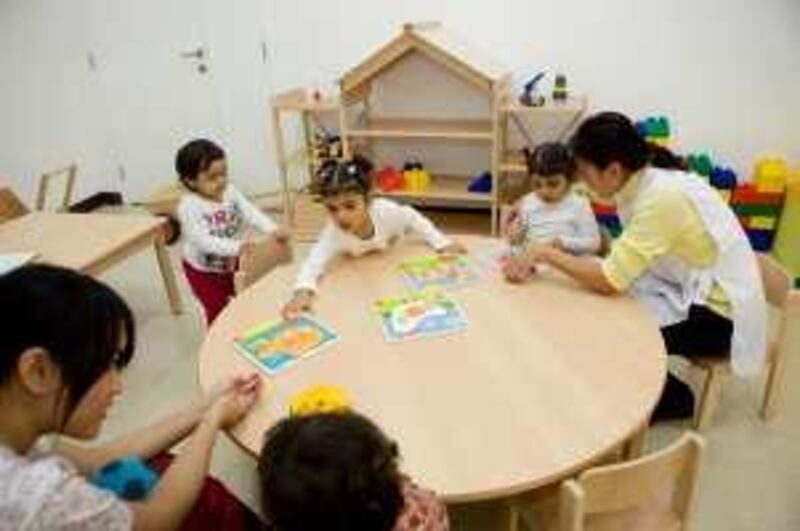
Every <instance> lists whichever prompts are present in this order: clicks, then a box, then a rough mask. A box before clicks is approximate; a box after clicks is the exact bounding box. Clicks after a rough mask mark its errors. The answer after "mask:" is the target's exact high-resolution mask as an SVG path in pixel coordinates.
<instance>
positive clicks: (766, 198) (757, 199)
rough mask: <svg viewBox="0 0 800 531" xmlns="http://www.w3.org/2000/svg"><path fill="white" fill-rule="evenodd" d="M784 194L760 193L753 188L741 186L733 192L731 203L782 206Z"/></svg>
mask: <svg viewBox="0 0 800 531" xmlns="http://www.w3.org/2000/svg"><path fill="white" fill-rule="evenodd" d="M783 199H784V194H783V193H780V192H779V193H775V192H759V191H758V190H756V189H755V188H753V187H752V186H740V187H738V188H736V189H735V190H734V191H733V195H732V196H731V203H732V204H734V205H782V204H783Z"/></svg>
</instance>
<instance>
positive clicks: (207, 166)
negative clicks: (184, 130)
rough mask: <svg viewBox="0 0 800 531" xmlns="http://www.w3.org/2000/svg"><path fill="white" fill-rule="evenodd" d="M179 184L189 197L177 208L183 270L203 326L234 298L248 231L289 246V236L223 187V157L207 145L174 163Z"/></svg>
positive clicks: (182, 153) (187, 149) (186, 151)
mask: <svg viewBox="0 0 800 531" xmlns="http://www.w3.org/2000/svg"><path fill="white" fill-rule="evenodd" d="M175 169H176V170H177V172H178V176H179V178H180V181H181V183H182V184H183V185H184V186H185V187H186V188H187V189H188V190H189V192H190V193H188V194H187V195H185V196H184V197H183V198H182V199H181V201H180V204H179V205H178V219H179V220H180V224H181V229H182V231H183V233H184V246H183V269H184V272H185V273H186V278H187V280H188V281H189V285H190V286H191V288H192V292H193V293H194V295H195V297H197V299H198V300H199V301H200V303H201V304H202V305H203V309H204V310H205V314H206V322H207V323H208V325H211V323H213V322H214V319H216V317H217V315H219V313H220V312H221V311H222V310H223V309H224V308H225V306H226V305H227V304H228V301H229V300H230V298H231V297H232V296H233V293H234V290H233V274H234V272H235V271H236V269H237V267H238V262H239V257H240V256H241V255H242V254H243V253H245V252H248V248H249V246H251V245H253V243H252V242H248V241H245V239H244V236H245V231H246V230H247V228H248V227H253V228H255V229H257V230H258V231H260V232H262V233H265V234H270V237H272V238H275V239H276V240H277V241H278V242H279V243H281V244H283V245H288V238H289V237H288V233H287V232H286V231H284V230H283V229H281V228H279V227H278V225H276V224H275V222H273V221H272V220H271V219H270V218H269V217H268V216H267V215H265V214H264V213H263V212H261V211H260V210H259V209H258V208H256V206H255V205H253V204H252V203H251V202H250V201H248V199H247V198H246V197H245V196H244V194H242V193H241V192H240V191H239V190H237V189H236V188H235V187H234V186H233V185H232V184H230V183H229V182H228V168H227V164H226V161H225V152H224V151H223V150H222V148H221V147H219V146H218V145H216V144H215V143H213V142H211V141H210V140H205V139H198V140H192V141H191V142H189V143H188V144H186V145H185V146H183V147H182V148H181V149H180V150H179V151H178V154H177V156H176V158H175Z"/></svg>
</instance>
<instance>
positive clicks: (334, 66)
mask: <svg viewBox="0 0 800 531" xmlns="http://www.w3.org/2000/svg"><path fill="white" fill-rule="evenodd" d="M268 5H269V7H268V12H269V15H268V24H269V27H268V35H269V38H270V42H271V47H272V50H273V64H272V65H271V77H272V80H273V83H274V86H275V88H286V87H290V86H293V85H297V84H318V85H323V86H325V85H331V84H332V83H333V81H334V80H335V78H336V77H337V76H339V75H340V74H341V73H342V72H344V71H345V70H346V69H347V68H349V67H350V66H352V65H353V64H355V63H356V62H357V61H359V60H361V59H362V58H363V57H365V56H366V54H368V53H370V52H371V51H372V50H374V49H375V48H376V47H377V46H379V45H381V44H382V43H384V42H386V41H388V40H389V39H390V38H391V37H392V36H393V35H394V34H395V33H396V32H397V31H398V29H399V27H400V25H401V24H402V23H403V22H407V21H420V20H441V21H443V22H444V23H446V24H447V25H448V26H450V27H452V28H453V29H454V30H456V31H458V32H459V33H461V34H462V35H463V36H465V37H469V38H472V39H474V41H475V42H476V43H477V44H478V45H480V46H481V48H482V49H484V50H486V51H488V52H490V53H493V54H494V56H495V57H496V58H497V59H498V60H499V61H500V62H502V63H504V64H506V65H508V66H509V68H511V69H513V70H514V71H515V72H519V73H526V72H535V71H537V70H539V69H542V68H545V69H549V70H551V71H552V70H557V71H563V72H565V73H566V74H567V75H568V77H569V82H570V86H571V88H572V89H574V90H577V91H580V92H585V93H587V94H588V95H589V97H590V102H591V105H592V107H593V108H595V109H616V110H621V111H624V112H626V113H628V114H630V115H631V116H634V117H635V116H643V115H646V114H649V113H659V114H666V115H668V116H669V117H670V118H671V119H672V121H673V124H674V126H675V129H676V133H677V135H676V136H677V140H678V142H679V145H680V146H681V147H684V148H688V149H691V150H700V149H703V150H709V151H711V152H712V153H715V154H718V155H719V157H720V158H721V159H722V160H724V161H727V162H729V163H732V164H734V165H735V166H736V167H737V169H739V170H740V171H744V173H747V172H748V171H749V169H750V167H751V164H752V161H753V159H754V157H755V156H757V155H758V154H759V153H762V152H777V153H782V154H785V155H788V156H790V157H791V158H792V160H793V161H794V162H795V163H798V162H800V97H798V96H800V2H798V1H797V0H761V1H759V0H702V1H696V0H694V1H693V0H671V1H662V2H648V1H642V0H604V1H602V2H589V1H580V0H562V1H560V2H554V1H552V0H493V1H491V2H485V1H464V0H404V1H403V2H388V1H383V2H378V1H375V0H348V1H341V2H331V1H323V0H300V1H298V2H282V1H279V0H273V1H270V2H269V3H268Z"/></svg>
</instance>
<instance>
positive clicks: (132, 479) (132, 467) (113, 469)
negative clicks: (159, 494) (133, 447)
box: [91, 457, 158, 501]
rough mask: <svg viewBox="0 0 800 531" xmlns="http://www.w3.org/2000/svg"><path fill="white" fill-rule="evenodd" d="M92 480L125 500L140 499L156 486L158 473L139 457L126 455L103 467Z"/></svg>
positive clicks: (96, 484) (145, 496)
mask: <svg viewBox="0 0 800 531" xmlns="http://www.w3.org/2000/svg"><path fill="white" fill-rule="evenodd" d="M91 481H92V483H93V484H94V485H95V486H97V487H99V488H101V489H103V490H107V491H110V492H113V493H114V494H116V495H117V497H119V498H121V499H123V500H127V501H139V500H143V499H145V498H147V496H148V495H149V494H150V492H151V491H152V490H153V488H154V487H155V486H156V484H157V483H158V474H156V473H155V472H154V471H153V470H152V469H151V468H150V467H148V466H147V465H146V464H145V463H144V461H142V460H141V459H139V458H138V457H125V458H122V459H118V460H116V461H112V462H110V463H109V464H107V465H106V466H104V467H103V468H101V469H100V470H99V471H98V472H97V473H95V475H94V476H92V478H91Z"/></svg>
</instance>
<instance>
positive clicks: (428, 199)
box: [376, 175, 492, 208]
mask: <svg viewBox="0 0 800 531" xmlns="http://www.w3.org/2000/svg"><path fill="white" fill-rule="evenodd" d="M467 183H469V178H468V177H466V176H464V175H432V176H431V184H430V187H429V188H428V189H427V190H420V191H411V190H399V191H396V192H382V191H378V192H376V195H378V196H380V197H389V198H392V199H396V200H398V201H400V202H402V203H407V204H411V205H420V206H453V205H456V206H460V207H465V208H491V206H492V194H488V193H475V192H469V191H467Z"/></svg>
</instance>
